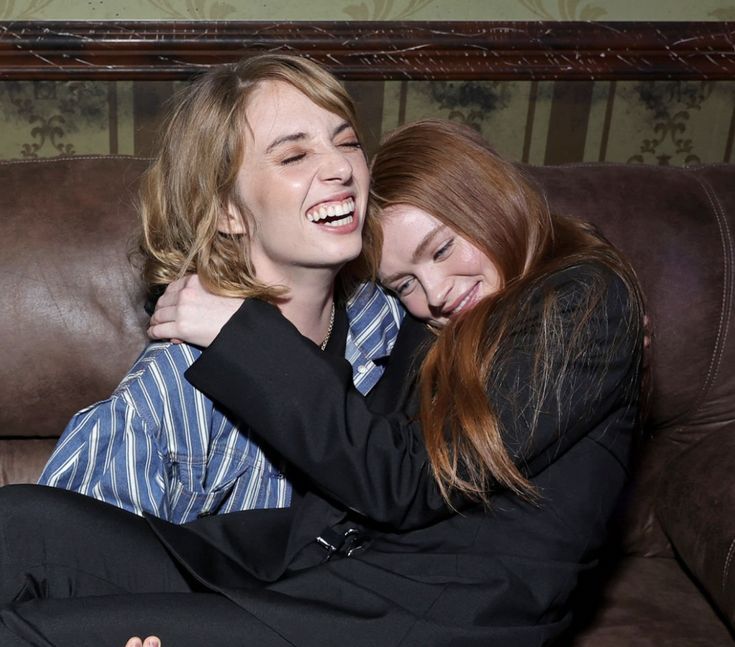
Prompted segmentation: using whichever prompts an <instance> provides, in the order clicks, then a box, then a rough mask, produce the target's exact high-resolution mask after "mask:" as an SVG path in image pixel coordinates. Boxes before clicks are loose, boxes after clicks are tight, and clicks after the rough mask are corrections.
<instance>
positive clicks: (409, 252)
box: [380, 204, 443, 277]
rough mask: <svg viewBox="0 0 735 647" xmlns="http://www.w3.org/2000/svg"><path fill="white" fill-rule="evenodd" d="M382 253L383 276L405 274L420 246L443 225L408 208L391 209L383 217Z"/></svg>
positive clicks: (392, 207) (418, 211)
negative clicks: (400, 272) (402, 272)
mask: <svg viewBox="0 0 735 647" xmlns="http://www.w3.org/2000/svg"><path fill="white" fill-rule="evenodd" d="M380 222H381V226H382V229H383V249H382V254H381V259H380V275H381V276H383V277H385V276H388V275H391V274H394V273H395V272H399V271H403V270H405V269H406V267H407V266H408V265H410V264H411V263H412V262H413V256H414V253H415V252H416V250H417V249H418V247H419V245H421V243H422V242H423V241H424V240H425V239H426V237H427V236H429V235H431V233H432V232H434V231H435V230H436V229H437V228H441V227H442V226H443V225H442V223H441V222H440V221H439V220H437V219H436V218H435V217H434V216H432V215H431V214H430V213H428V212H426V211H424V210H423V209H419V208H418V207H414V206H412V205H407V204H399V205H392V206H390V207H387V208H386V209H385V210H384V211H383V213H382V214H381V220H380Z"/></svg>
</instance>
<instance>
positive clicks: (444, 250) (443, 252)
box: [432, 238, 454, 261]
mask: <svg viewBox="0 0 735 647" xmlns="http://www.w3.org/2000/svg"><path fill="white" fill-rule="evenodd" d="M453 245H454V238H450V239H449V240H448V241H447V242H446V243H444V244H443V245H442V246H441V247H440V248H439V249H437V250H436V251H435V252H434V255H433V256H432V258H433V260H435V261H440V260H442V259H443V258H445V257H446V256H447V255H448V254H449V252H450V251H451V250H452V246H453Z"/></svg>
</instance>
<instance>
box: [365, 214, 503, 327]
mask: <svg viewBox="0 0 735 647" xmlns="http://www.w3.org/2000/svg"><path fill="white" fill-rule="evenodd" d="M380 218H381V225H382V230H383V248H382V258H381V261H380V267H379V271H378V277H379V279H380V282H381V283H382V284H383V285H384V286H385V287H387V288H388V289H390V290H391V291H393V292H395V294H396V295H398V297H399V298H400V300H401V302H402V303H403V305H404V306H405V307H406V309H407V310H408V311H409V312H410V313H411V314H412V315H413V316H414V317H417V318H419V319H422V320H424V321H427V322H429V323H431V324H432V325H435V326H444V325H446V324H447V323H448V322H449V321H450V320H451V319H452V318H454V317H457V316H458V315H459V314H460V313H462V312H465V311H467V310H469V309H471V308H472V307H473V306H474V305H475V304H477V302H478V301H480V300H481V299H483V298H484V297H488V296H490V295H492V294H494V293H495V292H497V291H498V290H499V289H500V288H501V286H502V280H501V277H500V274H499V273H498V270H497V268H496V267H495V265H494V264H493V263H492V261H491V260H490V259H489V258H488V257H487V256H486V255H485V254H484V253H483V252H481V251H480V250H479V249H478V248H477V247H475V246H474V245H473V244H472V243H470V242H469V241H468V240H466V239H465V238H462V236H460V235H459V234H457V233H456V232H455V231H454V230H453V229H450V228H449V227H447V226H446V225H444V224H442V223H441V222H440V221H439V220H437V219H436V218H434V217H433V216H432V215H431V214H429V213H427V212H426V211H423V210H422V209H419V208H417V207H413V206H411V205H406V204H399V205H393V206H391V207H388V208H386V209H385V210H384V211H383V213H382V214H381V216H380Z"/></svg>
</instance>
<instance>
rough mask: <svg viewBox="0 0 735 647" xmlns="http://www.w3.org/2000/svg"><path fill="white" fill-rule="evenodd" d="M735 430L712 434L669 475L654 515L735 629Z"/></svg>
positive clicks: (731, 427)
mask: <svg viewBox="0 0 735 647" xmlns="http://www.w3.org/2000/svg"><path fill="white" fill-rule="evenodd" d="M733 511H735V425H733V424H730V425H728V426H726V427H723V428H721V429H719V430H718V431H716V432H712V433H710V434H709V435H708V436H706V437H705V438H704V439H702V440H701V441H699V442H698V443H697V444H695V445H693V446H692V447H690V448H689V449H686V450H685V451H684V452H682V454H680V455H679V456H678V457H677V458H676V459H675V460H673V461H672V462H671V464H670V465H669V468H668V469H667V474H666V476H665V477H664V478H663V481H662V484H661V486H660V488H659V491H658V492H657V495H656V513H657V515H658V517H659V520H660V521H661V524H662V526H663V528H664V530H665V532H666V534H667V535H668V537H669V539H670V541H671V543H672V545H673V546H674V548H675V550H676V552H677V553H678V555H679V556H680V557H681V559H682V560H683V561H684V563H685V564H686V566H687V568H688V569H689V571H690V573H691V574H692V575H693V576H694V577H695V578H696V579H697V580H698V581H699V584H700V585H701V586H702V587H703V589H704V590H705V591H706V592H707V594H708V595H709V597H710V598H711V600H712V602H713V603H714V604H715V605H716V606H717V608H718V609H719V610H720V612H721V613H722V615H723V617H724V618H725V619H726V620H727V622H728V623H729V625H730V627H731V628H735V514H733Z"/></svg>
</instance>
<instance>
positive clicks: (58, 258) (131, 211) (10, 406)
mask: <svg viewBox="0 0 735 647" xmlns="http://www.w3.org/2000/svg"><path fill="white" fill-rule="evenodd" d="M146 165H147V160H144V159H135V158H128V157H75V158H68V159H60V158H57V159H49V160H33V161H14V162H3V163H0V196H2V202H1V203H0V210H1V213H0V241H1V242H0V245H2V254H1V255H0V294H2V299H3V308H2V309H0V344H1V345H2V349H3V361H2V363H1V364H0V384H2V388H1V389H0V434H1V435H2V436H3V437H38V436H40V437H44V436H58V435H59V434H60V433H61V431H62V430H63V429H64V427H65V425H66V423H67V422H68V420H69V418H70V417H71V415H72V414H73V413H74V412H75V411H76V410H78V409H81V408H82V407H84V406H86V405H89V404H91V403H92V402H95V401H96V400H100V399H102V398H105V397H107V396H108V395H109V394H110V392H111V391H112V389H113V388H114V387H115V386H116V385H117V383H118V382H119V380H120V378H121V376H122V375H123V374H124V373H125V371H126V370H127V369H128V368H129V367H130V365H131V364H132V362H133V361H134V359H135V357H136V356H137V354H138V353H139V352H140V351H141V349H142V348H143V346H144V344H145V328H144V322H145V316H144V311H143V308H142V304H143V299H144V293H143V290H142V286H141V283H140V281H139V279H138V273H137V272H136V271H135V269H134V268H133V267H132V266H131V264H130V262H129V260H128V255H129V251H130V250H131V249H132V248H133V241H134V231H135V227H136V208H135V200H136V185H137V180H138V178H139V176H140V174H141V173H142V171H143V170H144V168H145V167H146Z"/></svg>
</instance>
